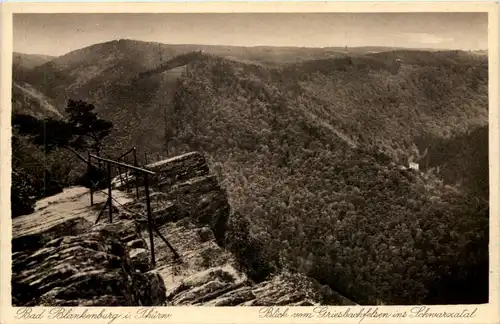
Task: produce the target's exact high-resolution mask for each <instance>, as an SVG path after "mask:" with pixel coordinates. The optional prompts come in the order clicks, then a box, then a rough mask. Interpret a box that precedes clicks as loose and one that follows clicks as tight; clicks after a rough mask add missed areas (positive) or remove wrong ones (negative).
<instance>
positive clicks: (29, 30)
mask: <svg viewBox="0 0 500 324" xmlns="http://www.w3.org/2000/svg"><path fill="white" fill-rule="evenodd" d="M12 21H13V30H12V33H13V36H12V42H13V45H12V51H13V52H12V88H11V90H9V91H11V103H12V112H11V129H12V137H11V152H12V153H11V167H12V169H11V188H10V191H11V194H10V205H11V219H12V240H11V243H12V244H11V253H12V265H11V268H12V275H11V278H10V280H11V302H12V305H13V306H14V307H25V306H50V307H52V306H141V307H144V306H322V305H328V306H363V305H460V304H487V303H488V302H489V262H490V258H489V236H490V231H489V221H490V219H489V210H490V205H489V200H490V199H489V191H490V187H489V186H490V181H489V164H488V157H489V154H488V148H489V138H488V134H489V131H488V125H489V122H488V116H489V108H488V105H489V93H488V81H489V75H488V50H489V48H488V13H487V12H366V13H363V12H322V13H309V12H308V13H300V12H297V13H15V14H13V17H12ZM3 230H5V229H3Z"/></svg>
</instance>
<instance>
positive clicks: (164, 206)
mask: <svg viewBox="0 0 500 324" xmlns="http://www.w3.org/2000/svg"><path fill="white" fill-rule="evenodd" d="M147 167H148V169H150V170H152V171H154V172H155V173H156V175H155V176H154V177H153V176H152V177H151V179H149V180H150V181H149V183H150V193H151V194H150V200H151V209H152V217H153V220H154V224H155V230H154V231H153V237H152V239H153V245H154V254H155V261H156V262H155V264H153V263H152V260H151V248H152V246H151V241H150V236H149V235H150V234H149V231H148V222H147V217H146V216H147V208H146V202H145V197H144V191H143V190H141V191H140V195H141V196H140V197H139V199H136V197H135V189H134V184H135V179H134V178H133V176H131V175H122V178H124V177H125V178H128V179H129V180H130V181H128V182H126V183H120V181H119V180H118V179H115V180H114V181H113V182H114V187H115V189H114V190H113V193H112V194H113V197H114V199H115V201H114V202H113V204H114V208H115V211H117V213H115V216H114V219H115V220H114V222H113V223H112V224H110V223H108V220H107V219H105V218H107V217H103V219H102V220H101V221H100V223H98V224H97V225H96V224H94V223H95V220H96V218H97V215H98V213H99V211H100V209H101V208H102V206H103V203H104V201H105V200H106V196H105V195H104V194H103V193H102V192H97V193H95V194H94V201H95V207H93V208H91V207H90V206H89V205H90V204H89V202H90V197H89V194H88V190H87V189H85V188H71V189H68V190H66V191H65V192H63V193H62V194H59V195H56V196H54V197H50V198H48V199H46V200H43V201H39V202H38V203H37V208H36V211H35V213H34V214H32V215H26V216H22V217H19V218H15V219H13V242H12V247H13V277H12V290H13V304H14V305H16V306H22V305H45V306H53V305H64V306H70V305H72V306H74V305H88V306H112V305H115V306H134V305H136V306H138V305H142V306H148V305H151V306H152V305H200V306H201V305H206V306H236V305H241V306H257V305H316V304H319V303H325V302H327V303H331V304H341V305H349V304H350V305H352V304H354V303H352V302H351V301H349V300H347V299H343V298H342V297H341V296H336V295H335V293H333V292H332V291H331V290H329V289H328V288H323V289H319V288H318V287H319V286H318V285H317V283H315V282H313V281H312V280H311V279H309V278H306V277H304V276H301V275H297V274H280V275H278V276H276V277H274V278H272V279H270V280H268V281H265V282H261V283H254V282H252V281H251V280H249V279H248V278H247V276H246V274H245V273H244V272H243V271H242V270H240V266H239V265H238V263H237V261H236V260H235V258H234V256H233V255H232V254H231V253H229V252H228V251H226V250H225V249H224V248H223V247H222V242H223V240H224V236H225V231H226V224H227V221H228V218H229V217H230V206H229V204H228V201H227V198H226V195H225V192H224V191H223V190H222V189H221V188H220V186H219V184H218V183H217V181H216V179H215V177H214V176H213V175H211V174H210V171H209V168H208V166H207V164H206V162H205V159H204V158H203V156H202V155H201V154H199V153H196V152H193V153H189V154H185V155H182V156H179V157H176V158H173V159H169V160H165V161H159V162H157V163H154V164H151V165H148V166H147ZM140 178H141V177H140V176H138V179H137V182H138V183H139V184H141V185H144V181H143V180H140ZM142 179H143V178H142ZM167 242H168V243H167ZM169 245H170V247H169ZM171 247H172V248H173V249H174V250H175V252H176V253H177V254H178V256H179V257H178V258H176V257H175V254H174V252H173V251H172V250H171ZM325 291H326V293H325Z"/></svg>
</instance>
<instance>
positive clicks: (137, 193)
mask: <svg viewBox="0 0 500 324" xmlns="http://www.w3.org/2000/svg"><path fill="white" fill-rule="evenodd" d="M134 166H137V149H136V148H135V147H134ZM138 175H139V173H136V174H135V196H136V198H137V199H139V179H138V177H137V176H138Z"/></svg>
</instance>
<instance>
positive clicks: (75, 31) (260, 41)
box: [13, 13, 488, 56]
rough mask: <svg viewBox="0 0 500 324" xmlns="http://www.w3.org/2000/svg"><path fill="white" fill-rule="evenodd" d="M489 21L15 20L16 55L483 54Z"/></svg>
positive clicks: (367, 17) (401, 16) (345, 16)
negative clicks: (325, 50) (136, 47)
mask: <svg viewBox="0 0 500 324" xmlns="http://www.w3.org/2000/svg"><path fill="white" fill-rule="evenodd" d="M487 20H488V18H487V13H305V14H300V13H292V14H287V13H264V14H262V13H256V14H249V13H229V14H208V13H207V14H186V13H178V14H154V13H153V14H151V13H147V14H136V13H131V14H87V13H84V14H81V13H80V14H75V13H70V14H15V15H14V30H13V33H14V44H13V46H14V51H15V52H21V53H26V54H45V55H54V56H58V55H63V54H66V53H68V52H70V51H73V50H76V49H80V48H83V47H86V46H89V45H93V44H96V43H101V42H106V41H110V40H115V39H122V38H124V39H135V40H143V41H155V42H161V43H167V44H205V45H236V46H264V45H265V46H299V47H330V46H331V47H337V46H340V47H344V46H348V47H354V46H389V47H407V48H435V49H463V50H469V49H472V50H475V49H487V47H488V36H487V29H488V21H487Z"/></svg>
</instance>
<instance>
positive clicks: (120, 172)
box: [118, 167, 123, 186]
mask: <svg viewBox="0 0 500 324" xmlns="http://www.w3.org/2000/svg"><path fill="white" fill-rule="evenodd" d="M118 174H120V185H122V186H123V178H122V168H121V167H118Z"/></svg>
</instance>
